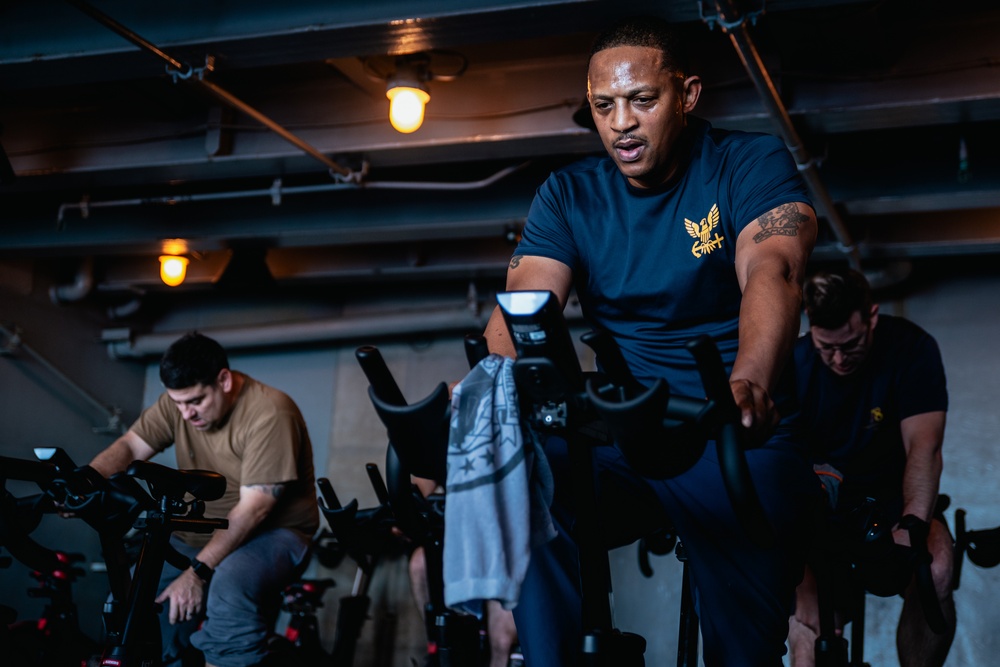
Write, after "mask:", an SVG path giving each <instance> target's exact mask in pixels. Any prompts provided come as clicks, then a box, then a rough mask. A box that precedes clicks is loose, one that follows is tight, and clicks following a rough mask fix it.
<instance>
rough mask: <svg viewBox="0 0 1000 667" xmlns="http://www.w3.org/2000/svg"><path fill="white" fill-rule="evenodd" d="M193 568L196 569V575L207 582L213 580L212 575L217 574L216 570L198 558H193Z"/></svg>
mask: <svg viewBox="0 0 1000 667" xmlns="http://www.w3.org/2000/svg"><path fill="white" fill-rule="evenodd" d="M191 569H192V570H194V573H195V575H197V577H198V578H199V579H201V580H202V581H203V582H205V583H206V584H207V583H209V582H210V581H212V575H214V574H215V570H213V569H212V568H211V567H209V566H208V565H206V564H205V563H202V562H201V561H200V560H198V559H197V558H192V559H191Z"/></svg>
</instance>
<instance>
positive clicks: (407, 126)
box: [385, 86, 431, 134]
mask: <svg viewBox="0 0 1000 667" xmlns="http://www.w3.org/2000/svg"><path fill="white" fill-rule="evenodd" d="M385 96H386V97H388V98H389V122H390V123H392V126H393V127H394V128H396V131H397V132H402V133H403V134H409V133H410V132H415V131H416V130H417V129H419V128H420V125H421V124H423V122H424V105H425V104H427V103H428V102H430V100H431V96H430V95H428V94H427V93H426V92H425V91H423V90H420V89H419V88H408V87H405V86H397V87H396V88H390V89H389V90H388V91H386V93H385Z"/></svg>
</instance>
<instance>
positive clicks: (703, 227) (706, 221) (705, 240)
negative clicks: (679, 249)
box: [684, 204, 725, 258]
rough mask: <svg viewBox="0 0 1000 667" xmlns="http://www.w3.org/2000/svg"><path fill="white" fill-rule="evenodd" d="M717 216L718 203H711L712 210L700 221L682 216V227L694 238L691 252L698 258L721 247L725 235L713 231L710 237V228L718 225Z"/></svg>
mask: <svg viewBox="0 0 1000 667" xmlns="http://www.w3.org/2000/svg"><path fill="white" fill-rule="evenodd" d="M719 217H720V216H719V205H718V204H712V210H710V211H709V212H708V217H707V218H702V219H701V222H695V221H694V220H688V219H687V218H684V228H685V229H686V230H687V233H688V234H689V235H690V236H691V238H693V239H694V240H695V241H694V245H692V246H691V254H692V255H694V256H695V257H699V258H700V257H702V256H703V255H707V254H708V253H710V252H712V251H713V250H717V249H719V248H721V247H722V242H723V241H724V240H725V237H722V236H719V233H718V232H716V233H715V237H714V238H713V237H712V230H713V229H715V228H716V227H718V226H719Z"/></svg>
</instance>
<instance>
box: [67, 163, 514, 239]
mask: <svg viewBox="0 0 1000 667" xmlns="http://www.w3.org/2000/svg"><path fill="white" fill-rule="evenodd" d="M528 164H529V163H528V162H523V163H521V164H518V165H513V166H510V167H504V168H503V169H501V170H499V171H497V172H496V173H494V174H491V175H490V176H487V177H486V178H483V179H480V180H478V181H463V182H457V183H453V182H447V181H445V182H440V181H365V182H361V183H320V184H318V185H294V186H291V187H284V186H282V184H281V179H280V178H276V179H274V183H273V184H272V185H271V187H270V188H267V189H264V188H257V189H254V190H236V191H230V192H205V193H200V194H192V195H177V196H165V197H139V198H136V197H133V198H131V199H115V200H105V201H90V199H84V200H82V201H79V202H67V203H64V204H60V205H59V212H58V214H57V218H56V219H57V222H58V224H59V225H60V226H61V225H62V223H63V221H64V218H65V216H66V211H70V210H74V209H75V210H78V211H81V213H82V216H83V217H84V218H86V217H88V216H89V215H90V210H91V209H94V208H114V207H121V206H141V205H144V204H178V203H181V202H199V201H214V200H222V199H249V198H252V197H270V198H271V203H272V204H274V205H275V206H278V205H279V204H281V199H282V197H283V196H285V195H296V194H311V193H316V192H330V191H334V190H359V189H365V190H370V189H374V190H442V191H461V190H478V189H481V188H485V187H488V186H490V185H492V184H493V183H496V182H497V181H499V180H500V179H502V178H505V177H507V176H509V175H510V174H512V173H514V172H515V171H518V170H520V169H523V168H524V167H526V166H527V165H528Z"/></svg>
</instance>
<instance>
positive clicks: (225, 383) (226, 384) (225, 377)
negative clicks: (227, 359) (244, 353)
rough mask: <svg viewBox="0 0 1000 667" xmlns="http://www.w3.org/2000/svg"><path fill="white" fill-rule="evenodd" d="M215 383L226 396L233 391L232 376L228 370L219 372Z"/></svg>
mask: <svg viewBox="0 0 1000 667" xmlns="http://www.w3.org/2000/svg"><path fill="white" fill-rule="evenodd" d="M215 381H216V383H218V385H219V388H220V389H222V391H223V392H225V393H227V394H228V393H229V392H230V391H232V390H233V374H232V372H230V370H229V369H228V368H223V369H222V370H221V371H219V375H218V377H217V378H216V379H215Z"/></svg>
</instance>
